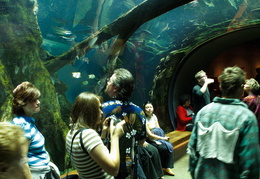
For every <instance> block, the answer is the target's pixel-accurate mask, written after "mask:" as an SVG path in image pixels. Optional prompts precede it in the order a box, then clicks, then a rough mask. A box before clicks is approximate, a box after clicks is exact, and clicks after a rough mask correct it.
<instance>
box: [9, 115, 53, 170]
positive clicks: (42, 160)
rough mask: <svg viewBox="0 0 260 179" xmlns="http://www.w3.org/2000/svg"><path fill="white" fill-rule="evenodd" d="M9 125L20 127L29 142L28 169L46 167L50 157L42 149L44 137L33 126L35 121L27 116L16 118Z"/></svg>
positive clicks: (43, 148)
mask: <svg viewBox="0 0 260 179" xmlns="http://www.w3.org/2000/svg"><path fill="white" fill-rule="evenodd" d="M11 123H12V124H15V125H18V126H20V127H21V128H22V129H23V130H24V132H25V137H26V138H27V139H29V140H30V146H29V150H28V165H29V166H30V167H39V166H47V165H48V164H49V162H50V157H49V154H48V152H47V151H46V150H45V147H44V144H45V139H44V136H43V135H42V134H41V133H40V131H39V130H38V129H37V127H36V126H35V119H34V118H31V117H27V116H17V117H15V118H14V119H13V120H12V121H11Z"/></svg>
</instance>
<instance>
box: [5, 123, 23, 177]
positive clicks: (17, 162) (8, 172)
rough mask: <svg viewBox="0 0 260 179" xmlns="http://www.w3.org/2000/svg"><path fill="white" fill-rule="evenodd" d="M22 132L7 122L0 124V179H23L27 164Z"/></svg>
mask: <svg viewBox="0 0 260 179" xmlns="http://www.w3.org/2000/svg"><path fill="white" fill-rule="evenodd" d="M26 142H27V141H26V138H25V137H24V132H23V130H22V129H21V128H20V127H19V126H17V125H14V124H11V123H9V122H0V179H7V178H8V179H24V178H25V176H24V175H25V174H24V171H25V168H24V167H25V165H26V164H27V150H25V147H26Z"/></svg>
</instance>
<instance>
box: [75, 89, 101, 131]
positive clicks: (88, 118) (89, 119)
mask: <svg viewBox="0 0 260 179" xmlns="http://www.w3.org/2000/svg"><path fill="white" fill-rule="evenodd" d="M100 100H101V97H99V96H97V95H95V94H93V93H89V92H82V93H80V94H79V95H78V96H77V97H76V99H75V101H74V104H73V107H72V110H71V116H70V117H71V121H72V124H77V125H79V126H85V127H89V128H92V129H96V127H97V125H98V124H100V123H101V120H102V117H103V112H102V109H101V102H100Z"/></svg>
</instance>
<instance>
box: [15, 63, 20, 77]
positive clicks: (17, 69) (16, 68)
mask: <svg viewBox="0 0 260 179" xmlns="http://www.w3.org/2000/svg"><path fill="white" fill-rule="evenodd" d="M19 69H20V68H19V67H18V66H17V65H15V67H14V74H16V75H17V74H18V72H19Z"/></svg>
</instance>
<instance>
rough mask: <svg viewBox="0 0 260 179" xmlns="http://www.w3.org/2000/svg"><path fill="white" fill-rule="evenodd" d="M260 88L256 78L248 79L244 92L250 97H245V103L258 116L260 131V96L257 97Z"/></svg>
mask: <svg viewBox="0 0 260 179" xmlns="http://www.w3.org/2000/svg"><path fill="white" fill-rule="evenodd" d="M259 88H260V86H259V83H258V82H257V81H256V80H255V79H254V78H250V79H247V80H246V84H245V85H244V91H245V92H246V93H247V94H248V96H246V97H244V99H243V102H245V103H246V104H247V106H248V108H249V109H250V110H251V111H252V112H253V113H254V114H255V115H256V119H257V121H258V128H259V130H260V96H259V95H257V93H258V90H259ZM259 140H260V133H259ZM259 143H260V141H259Z"/></svg>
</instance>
